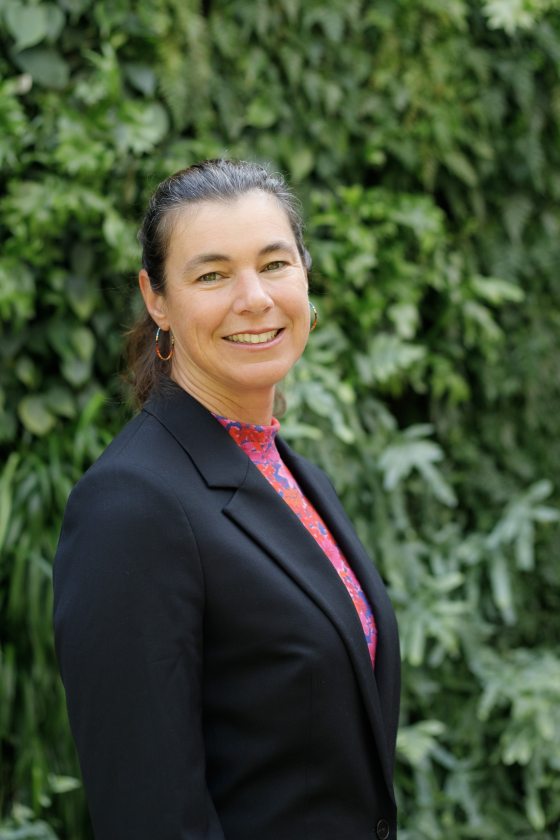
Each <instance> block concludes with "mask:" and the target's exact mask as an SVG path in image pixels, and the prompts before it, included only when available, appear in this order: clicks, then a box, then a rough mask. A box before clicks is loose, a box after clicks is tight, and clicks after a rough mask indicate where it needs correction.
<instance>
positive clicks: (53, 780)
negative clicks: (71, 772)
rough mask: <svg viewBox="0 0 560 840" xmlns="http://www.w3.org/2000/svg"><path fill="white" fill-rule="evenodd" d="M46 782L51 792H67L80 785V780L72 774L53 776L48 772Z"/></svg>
mask: <svg viewBox="0 0 560 840" xmlns="http://www.w3.org/2000/svg"><path fill="white" fill-rule="evenodd" d="M48 782H49V786H50V789H51V791H52V793H68V792H69V791H71V790H77V789H78V788H80V787H81V786H82V785H81V782H80V780H79V779H76V778H75V777H74V776H55V775H54V774H50V775H49V777H48Z"/></svg>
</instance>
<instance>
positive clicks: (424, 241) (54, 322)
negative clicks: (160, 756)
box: [0, 0, 560, 840]
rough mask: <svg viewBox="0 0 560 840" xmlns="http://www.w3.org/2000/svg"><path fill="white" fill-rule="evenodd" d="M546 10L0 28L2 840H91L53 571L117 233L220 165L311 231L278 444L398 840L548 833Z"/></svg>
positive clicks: (284, 0) (555, 9)
mask: <svg viewBox="0 0 560 840" xmlns="http://www.w3.org/2000/svg"><path fill="white" fill-rule="evenodd" d="M559 5H560V4H559V3H558V2H553V0H515V1H514V0H486V1H485V2H483V0H447V2H438V0H399V2H395V0H379V2H367V0H329V2H328V3H325V2H324V0H259V2H258V3H248V2H241V0H237V2H236V0H213V2H208V0H207V2H197V0H99V1H98V2H91V0H57V1H56V2H52V1H51V2H43V0H3V2H2V3H1V5H0V37H1V39H2V49H1V50H0V73H1V76H2V81H1V82H0V179H1V196H2V197H1V199H0V241H1V242H2V249H1V255H0V322H1V324H2V327H1V328H2V340H1V342H0V364H1V367H0V370H1V385H0V447H1V452H2V455H1V461H0V470H1V473H0V550H1V552H2V554H1V560H0V587H1V588H0V608H1V651H0V653H1V659H0V669H1V670H0V738H1V745H2V756H1V765H0V791H1V793H0V815H1V816H0V838H2V840H16V838H19V840H26V838H32V837H33V838H45V839H46V838H55V837H58V838H68V840H82V839H83V840H87V838H90V837H91V830H90V828H89V826H88V820H87V816H86V812H85V806H84V801H83V793H82V790H81V788H80V786H79V783H78V782H77V779H78V777H79V773H78V769H77V762H76V758H75V754H74V750H73V746H72V743H71V741H70V737H69V732H68V726H67V722H66V715H65V708H64V700H63V693H62V687H61V684H60V681H59V679H58V676H57V671H56V666H55V662H54V654H53V647H52V633H51V608H52V596H51V562H52V557H53V554H54V550H55V545H56V539H57V536H58V531H59V527H60V521H61V515H62V510H63V507H64V504H65V500H66V497H67V494H68V492H69V489H70V487H71V486H72V484H73V483H74V482H75V481H76V480H77V479H78V478H79V476H80V475H81V474H82V473H83V471H84V470H85V469H86V468H87V466H88V465H89V464H90V463H91V461H92V460H93V459H94V458H95V457H96V456H97V455H98V454H99V453H100V451H101V450H102V448H103V447H104V446H105V445H106V444H107V442H108V441H109V440H110V439H111V437H112V436H113V435H114V434H115V432H116V431H117V430H118V428H119V427H120V426H121V425H122V423H123V422H124V420H125V419H126V418H127V416H128V414H129V409H127V407H126V404H125V403H124V401H123V398H122V389H121V385H120V382H119V378H118V376H117V375H116V373H115V372H116V371H118V370H119V368H122V361H121V348H122V332H123V329H124V327H125V326H126V324H127V323H128V322H129V321H130V319H131V305H130V300H131V299H132V296H133V295H132V289H133V287H134V281H135V274H136V271H137V268H138V258H139V253H138V247H137V244H136V240H135V232H136V228H137V226H138V223H139V219H140V216H141V213H142V208H143V206H144V205H145V202H146V199H147V197H148V195H149V193H150V191H151V190H152V189H153V187H154V186H155V184H156V183H157V182H158V181H159V180H160V179H161V178H163V177H165V176H166V175H167V174H169V173H170V172H172V171H174V170H175V169H178V168H180V167H183V166H185V165H188V164H190V163H192V162H194V161H196V160H198V159H201V158H204V157H212V156H217V155H229V156H237V157H247V158H250V159H266V160H269V161H272V162H273V164H274V165H276V166H277V167H278V168H280V169H282V170H283V171H285V172H286V173H287V175H288V177H289V179H290V180H291V182H292V183H293V184H294V185H295V186H296V189H297V191H298V192H299V194H300V196H301V198H302V200H303V202H304V204H305V207H306V214H307V218H308V240H309V245H310V249H311V251H312V254H313V257H314V271H313V280H312V284H313V285H312V292H313V299H314V301H315V303H316V305H317V308H318V309H319V313H320V328H319V329H318V330H317V331H316V332H315V333H314V334H313V335H312V337H311V341H310V345H309V347H308V350H307V351H306V356H305V359H304V360H303V361H302V362H301V363H300V364H299V366H298V367H297V369H296V370H295V372H294V373H293V375H292V377H291V381H290V382H289V383H287V385H286V394H287V397H288V405H289V408H288V412H287V414H286V417H285V418H284V423H283V426H284V430H285V434H286V436H289V437H290V438H291V439H292V441H293V442H294V444H295V445H296V447H297V448H299V449H300V451H302V452H303V453H304V454H307V455H308V456H309V457H310V458H312V459H315V460H316V461H317V462H318V463H320V464H322V465H323V466H324V467H325V469H327V471H328V472H330V474H331V476H332V477H333V479H334V481H335V483H336V485H337V487H338V489H339V491H340V493H341V496H342V497H343V500H344V503H345V505H346V507H347V510H348V512H349V513H350V515H351V516H352V518H353V520H354V522H355V523H356V526H357V528H358V530H359V532H360V534H361V536H362V539H363V541H364V542H365V543H366V545H367V546H368V548H369V549H370V551H371V553H372V555H373V556H374V557H375V560H376V562H377V563H378V565H379V566H380V568H381V569H382V571H383V573H384V575H385V578H386V580H387V581H388V583H389V586H390V590H391V594H392V598H393V601H394V604H395V606H396V608H397V611H398V615H399V624H400V630H401V637H402V652H403V657H404V689H403V708H402V726H401V730H400V736H399V745H398V749H399V766H398V777H397V783H398V792H399V803H400V823H401V827H402V828H401V832H400V836H401V837H402V838H403V840H422V838H427V840H439V839H440V838H441V840H443V838H445V839H446V840H449V838H452V840H455V838H457V839H459V838H475V837H476V838H492V839H493V840H494V839H496V840H501V838H504V837H516V838H557V837H558V836H559V830H560V828H559V826H560V773H559V771H560V753H559V750H558V744H559V743H560V656H559V654H558V639H559V638H560V584H559V577H558V555H559V547H560V546H559V542H560V533H559V528H558V525H557V522H558V511H559V502H560V498H559V488H558V483H557V476H558V472H559V469H560V439H559V435H558V430H559V424H558V417H559V416H560V365H559V363H558V362H559V356H558V335H559V333H560V280H559V277H558V266H559V265H560V236H559V233H560V209H559V208H560V204H559V199H560V165H559V164H560V142H559V141H560V134H559V124H560V81H559V69H560V15H559V11H560V10H559Z"/></svg>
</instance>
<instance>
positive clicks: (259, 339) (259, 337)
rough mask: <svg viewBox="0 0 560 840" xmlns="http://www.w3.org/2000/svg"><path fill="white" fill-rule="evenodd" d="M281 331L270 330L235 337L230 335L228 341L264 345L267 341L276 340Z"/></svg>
mask: <svg viewBox="0 0 560 840" xmlns="http://www.w3.org/2000/svg"><path fill="white" fill-rule="evenodd" d="M279 332H280V330H270V332H265V333H258V334H255V333H235V335H228V336H227V340H228V341H234V342H235V343H236V344H264V343H265V342H266V341H272V339H273V338H276V336H277V335H278V333H279Z"/></svg>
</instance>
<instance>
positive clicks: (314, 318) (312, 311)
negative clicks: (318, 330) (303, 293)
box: [309, 301, 319, 332]
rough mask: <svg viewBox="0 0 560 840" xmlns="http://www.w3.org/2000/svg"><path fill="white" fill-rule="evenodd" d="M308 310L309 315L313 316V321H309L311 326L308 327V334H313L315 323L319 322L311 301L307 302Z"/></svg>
mask: <svg viewBox="0 0 560 840" xmlns="http://www.w3.org/2000/svg"><path fill="white" fill-rule="evenodd" d="M309 308H310V310H311V314H312V315H313V320H312V321H311V326H310V327H309V332H313V330H314V329H315V327H316V326H317V321H318V320H319V315H318V313H317V310H316V308H315V306H314V304H313V303H311V301H309Z"/></svg>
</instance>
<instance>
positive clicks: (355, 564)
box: [278, 439, 400, 795]
mask: <svg viewBox="0 0 560 840" xmlns="http://www.w3.org/2000/svg"><path fill="white" fill-rule="evenodd" d="M278 448H279V450H280V454H281V456H282V459H283V460H284V461H285V463H286V464H287V465H288V467H289V468H290V470H291V471H292V473H293V475H294V477H295V478H296V480H297V482H298V484H299V485H300V487H301V489H302V490H303V492H304V493H305V495H306V496H307V497H308V499H309V500H310V501H311V502H312V504H313V505H314V507H315V508H316V510H317V511H318V512H319V513H320V515H321V516H322V517H323V519H324V521H325V523H326V525H327V526H328V528H329V530H330V531H331V533H332V535H333V537H334V538H335V540H336V542H337V543H338V546H339V548H340V550H341V551H342V553H343V554H344V556H345V557H346V559H347V560H348V562H349V563H350V565H351V567H352V569H353V571H354V572H355V574H356V576H357V578H358V580H359V581H360V585H361V587H362V589H363V590H364V592H365V594H366V596H367V598H368V600H369V602H370V604H371V607H372V610H373V613H374V616H375V621H376V625H377V629H378V633H379V638H378V645H377V650H376V657H375V672H374V673H375V677H376V679H374V683H375V689H374V691H373V692H372V693H371V694H370V693H369V692H370V688H371V686H370V683H369V681H368V680H364V681H363V683H362V687H363V689H364V692H368V696H369V698H370V700H371V703H372V705H373V707H374V715H373V718H372V726H373V729H374V733H375V736H376V741H377V744H378V747H379V750H380V755H381V756H383V760H384V759H385V758H387V761H386V762H385V763H384V767H383V769H384V772H385V778H386V781H387V786H388V788H389V791H390V792H391V795H393V786H392V778H393V770H394V767H393V761H392V760H391V759H390V756H392V755H393V754H394V744H392V743H388V741H387V738H386V736H385V733H386V732H396V731H397V725H398V717H399V698H400V668H399V667H398V665H397V664H396V663H398V662H399V661H400V654H399V637H398V628H397V622H396V618H395V613H394V610H393V607H392V604H391V602H390V600H389V596H388V594H387V591H386V589H385V586H384V584H383V581H382V580H381V576H380V575H379V572H378V571H377V569H376V568H375V566H374V565H373V563H372V561H371V559H370V557H369V555H368V554H367V552H366V550H365V548H364V547H363V545H362V543H361V542H360V539H359V537H358V535H357V534H356V531H355V529H354V527H353V525H352V524H351V522H350V520H349V519H348V517H347V515H346V512H345V511H344V508H343V507H342V505H341V503H340V500H339V498H338V496H337V494H336V491H335V490H334V488H333V486H332V485H331V483H330V481H329V480H328V478H327V477H326V476H325V474H324V473H323V472H322V471H321V470H319V469H318V468H317V467H316V466H315V465H314V464H312V463H310V462H309V461H307V460H306V459H305V458H302V457H301V456H299V455H297V454H296V453H295V452H293V450H291V449H290V447H289V446H288V445H287V444H286V443H285V442H284V441H283V440H281V439H278ZM354 612H355V610H354ZM360 629H361V626H360ZM362 635H363V634H362ZM367 659H368V666H369V668H368V669H367V671H366V676H368V677H369V676H371V675H372V674H373V672H372V669H371V664H370V661H369V655H367ZM368 696H366V702H367V699H368ZM379 722H381V729H380V728H379V727H378V726H377V724H378V723H379ZM383 745H385V748H382V747H383Z"/></svg>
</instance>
